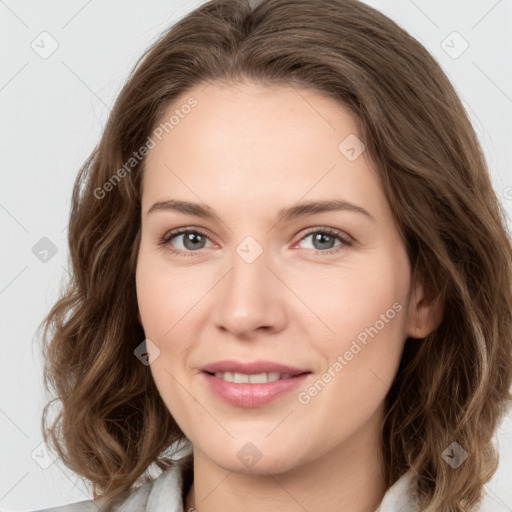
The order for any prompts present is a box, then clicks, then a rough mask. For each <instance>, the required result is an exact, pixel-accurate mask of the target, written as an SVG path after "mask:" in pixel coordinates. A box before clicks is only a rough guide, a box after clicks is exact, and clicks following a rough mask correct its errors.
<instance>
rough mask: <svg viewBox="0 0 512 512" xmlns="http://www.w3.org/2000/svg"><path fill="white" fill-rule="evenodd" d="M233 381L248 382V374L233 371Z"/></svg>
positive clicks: (238, 382)
mask: <svg viewBox="0 0 512 512" xmlns="http://www.w3.org/2000/svg"><path fill="white" fill-rule="evenodd" d="M233 382H236V383H237V384H242V383H248V382H249V375H246V374H244V373H236V372H235V373H233Z"/></svg>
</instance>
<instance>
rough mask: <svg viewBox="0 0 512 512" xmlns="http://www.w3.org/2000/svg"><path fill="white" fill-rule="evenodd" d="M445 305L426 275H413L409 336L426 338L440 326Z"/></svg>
mask: <svg viewBox="0 0 512 512" xmlns="http://www.w3.org/2000/svg"><path fill="white" fill-rule="evenodd" d="M443 312H444V307H443V303H442V301H441V300H440V298H439V297H435V293H434V291H433V290H432V289H431V288H430V287H429V285H428V282H427V279H426V276H425V274H424V273H423V272H418V273H416V274H415V275H414V277H413V283H412V290H411V297H410V301H409V316H408V324H407V336H408V337H410V338H425V336H427V335H429V334H430V333H431V332H432V331H434V330H435V329H437V327H439V324H440V323H441V320H442V318H443Z"/></svg>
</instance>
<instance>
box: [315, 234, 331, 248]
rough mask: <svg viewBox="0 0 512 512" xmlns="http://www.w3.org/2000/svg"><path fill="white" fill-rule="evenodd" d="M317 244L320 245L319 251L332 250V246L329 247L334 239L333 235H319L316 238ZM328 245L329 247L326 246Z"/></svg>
mask: <svg viewBox="0 0 512 512" xmlns="http://www.w3.org/2000/svg"><path fill="white" fill-rule="evenodd" d="M322 239H327V242H325V241H322ZM314 241H315V242H319V243H320V247H317V249H332V246H329V243H330V242H331V243H332V241H333V237H332V236H331V235H327V234H325V233H317V234H316V236H315V237H314ZM325 244H327V246H325Z"/></svg>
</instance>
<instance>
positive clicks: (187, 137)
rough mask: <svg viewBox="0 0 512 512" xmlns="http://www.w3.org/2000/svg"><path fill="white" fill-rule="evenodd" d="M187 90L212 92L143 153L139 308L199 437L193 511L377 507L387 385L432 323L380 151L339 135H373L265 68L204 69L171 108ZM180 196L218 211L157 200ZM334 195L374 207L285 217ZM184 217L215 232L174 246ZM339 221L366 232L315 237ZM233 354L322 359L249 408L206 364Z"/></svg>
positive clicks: (164, 373)
mask: <svg viewBox="0 0 512 512" xmlns="http://www.w3.org/2000/svg"><path fill="white" fill-rule="evenodd" d="M190 96H193V97H194V98H196V99H197V101H198V104H197V106H196V107H195V108H194V109H192V111H191V112H190V113H189V114H188V115H187V116H185V117H184V118H183V119H180V122H179V124H177V125H176V126H175V127H174V128H173V130H172V131H170V132H169V133H168V134H167V135H165V136H164V137H163V138H162V141H161V142H158V144H157V145H156V147H155V148H154V149H152V150H151V151H150V154H149V155H148V157H147V160H146V166H145V171H144V172H145V175H144V179H143V195H142V235H141V244H140V251H139V257H138V264H137V272H136V281H137V297H138V304H139V320H140V322H141V324H142V326H143V328H144V332H145V335H146V337H147V338H149V339H150V340H151V341H152V342H153V343H154V345H155V346H157V347H158V349H159V351H160V353H159V354H158V356H157V357H156V358H155V360H154V361H153V362H152V364H151V371H152V375H153V378H154V380H155V383H156V385H157V387H158V390H159V392H160V394H161V396H162V399H163V401H164V402H165V404H166V405H167V407H168V409H169V411H170V412H171V414H172V415H173V417H174V418H175V419H176V421H177V423H178V424H179V426H180V428H181V429H182V430H183V432H184V433H185V434H186V435H187V437H188V438H189V439H190V440H191V442H192V444H193V447H194V475H195V479H194V484H193V486H192V488H191V490H190V492H189V493H188V495H187V500H186V507H187V508H186V510H188V508H189V507H195V508H196V509H197V510H198V511H199V512H209V511H214V510H242V509H243V510H245V511H246V512H250V511H255V510H258V511H261V510H276V509H279V510H280V511H281V512H287V511H298V510H303V508H301V507H304V509H307V510H315V511H319V512H322V511H327V510H344V511H346V512H363V511H373V510H375V508H377V506H378V504H379V503H380V502H381V500H382V497H383V496H384V493H385V491H386V488H385V486H384V482H383V479H382V475H381V471H380V464H379V459H378V452H379V448H378V439H379V434H380V426H381V420H382V415H383V412H384V408H383V400H384V398H385V396H386V393H387V392H388V390H389V387H390V386H391V383H392V381H393V378H394V376H395V374H396V371H397V369H398V365H399V362H400V357H401V354H402V350H403V346H404V343H405V340H406V339H407V337H412V338H422V337H424V336H425V335H426V334H428V333H429V332H430V331H431V330H432V328H433V325H434V323H433V322H432V321H431V320H430V319H431V318H432V315H431V311H430V306H429V303H428V301H427V297H426V295H425V294H424V286H423V283H421V282H420V281H416V282H412V279H411V268H410V264H409V261H408V257H407V254H406V251H405V247H404V245H403V243H402V241H401V238H400V236H399V233H398V230H397V227H396V225H395V223H394V220H393V217H392V214H391V210H390V207H389V204H388V203H387V200H386V198H385V195H384V192H383V189H382V185H381V182H380V179H379V176H378V173H377V172H376V171H375V169H374V168H373V166H372V163H371V161H370V159H369V155H368V154H367V152H363V153H362V154H361V155H360V156H359V157H358V158H356V159H355V160H354V161H350V160H349V159H347V158H346V156H345V155H344V154H343V153H342V152H341V151H340V150H339V149H338V146H339V144H340V142H342V141H343V140H344V139H345V138H346V137H347V136H348V135H350V134H355V135H356V136H358V137H359V138H361V137H360V132H359V130H358V123H357V119H356V118H355V116H353V115H352V114H351V113H349V112H348V111H347V110H346V109H345V108H344V107H343V106H341V105H339V104H338V103H336V102H335V101H333V100H332V99H329V98H326V97H324V96H323V95H322V94H321V93H319V92H317V91H313V90H306V89H298V88H296V87H291V86H288V85H282V86H272V87H260V86H257V85H255V84H251V83H244V84H237V85H229V86H228V85H220V84H217V83H213V84H210V85H208V86H207V87H206V86H205V85H204V84H201V85H199V86H196V87H194V88H193V89H191V90H190V91H188V92H187V93H185V94H184V95H183V96H182V97H181V98H179V99H178V100H177V101H176V102H175V104H173V106H172V108H170V109H169V113H172V111H173V110H174V109H175V108H176V106H179V105H182V104H184V103H185V102H186V100H187V99H188V98H189V97H190ZM169 116H170V114H169V115H168V116H166V119H168V118H169ZM168 199H177V200H183V201H191V202H195V203H199V204H201V205H203V206H204V205H205V204H206V205H208V206H209V207H210V208H211V209H213V210H214V211H215V213H216V214H217V215H218V219H204V218H200V217H197V216H194V215H190V214H184V213H180V212H175V211H170V210H169V211H165V210H160V211H156V212H152V213H149V214H147V212H148V210H149V208H150V207H151V206H152V205H153V204H154V203H155V202H156V201H162V200H168ZM331 199H343V200H345V201H348V202H350V203H353V204H355V205H358V206H360V207H362V208H364V209H366V210H367V211H368V212H369V213H370V214H371V216H372V217H373V219H370V218H368V217H367V216H365V215H363V214H361V213H357V212H353V211H331V212H323V213H316V214H313V215H309V216H305V217H301V218H297V219H294V220H291V221H283V222H280V223H277V224H276V215H277V212H278V211H279V210H280V209H281V208H284V207H288V206H292V205H294V204H295V203H297V202H298V201H313V200H331ZM183 227H187V228H190V229H193V228H199V229H201V230H202V231H205V232H206V234H207V237H206V238H203V240H204V241H203V242H201V239H200V241H199V242H197V241H195V242H194V243H195V245H189V246H185V245H184V236H183V235H182V236H179V235H178V236H176V237H175V238H173V239H172V240H171V241H168V242H167V245H166V246H162V245H159V243H158V242H159V239H160V238H161V237H163V236H164V235H165V234H166V233H168V232H169V231H171V230H173V229H176V228H183ZM326 227H327V228H331V229H333V230H337V231H339V232H340V234H341V236H344V237H347V236H348V237H350V238H351V239H352V245H351V246H346V245H340V243H341V242H340V241H339V240H338V239H336V238H334V239H333V240H332V242H331V245H327V243H328V242H329V239H328V240H327V241H324V244H325V245H323V246H322V245H321V244H318V243H317V244H316V245H315V238H314V237H315V236H318V235H314V234H313V235H312V234H311V233H309V234H308V233H306V231H307V230H309V228H318V230H319V231H321V230H322V228H326ZM318 230H317V231H318ZM313 233H314V231H313ZM247 236H251V237H253V238H254V239H255V240H256V241H257V243H258V244H259V246H261V248H262V249H263V252H262V253H261V254H260V255H259V256H258V257H257V258H256V259H255V260H254V261H253V262H252V263H248V262H247V261H245V260H244V259H243V258H242V257H240V255H239V254H238V253H237V250H236V249H237V247H238V246H239V244H240V243H241V242H242V241H243V240H244V239H245V238H246V237H247ZM172 247H174V248H176V249H180V250H182V251H185V252H187V254H186V255H183V256H180V255H176V254H173V253H172V252H171V251H170V249H171V248H172ZM189 247H192V249H189ZM194 247H197V249H194ZM324 247H328V248H324ZM337 249H341V250H340V251H339V252H337V253H333V251H335V250H337ZM250 250H251V251H252V250H254V249H253V248H251V249H250ZM191 253H194V254H191ZM396 303H398V304H399V305H400V306H401V310H400V312H397V313H396V315H394V318H393V319H390V320H389V319H388V322H384V324H385V325H384V327H383V328H382V329H380V330H379V332H378V334H377V335H375V336H374V337H373V338H372V337H368V342H367V345H362V344H361V343H359V345H361V347H362V349H361V350H360V351H359V352H358V353H357V355H354V357H353V359H352V360H351V361H348V363H347V364H346V366H344V367H343V369H342V371H338V372H334V373H335V375H336V376H335V377H333V378H332V379H331V380H330V382H329V383H328V384H327V385H326V386H325V387H324V388H323V389H322V390H321V391H320V392H318V394H317V395H316V396H314V397H311V400H310V401H309V403H307V404H303V403H300V402H299V400H298V395H299V393H300V392H304V391H307V390H308V388H310V387H311V386H312V384H313V383H314V382H315V381H317V380H318V379H319V378H320V377H321V376H322V374H323V373H324V372H326V371H327V370H328V368H329V367H332V365H333V363H334V362H335V361H336V360H337V358H338V356H339V355H341V356H343V354H344V353H345V352H346V351H347V350H349V348H350V346H351V343H352V341H353V340H355V339H356V337H357V336H358V334H360V333H361V332H362V331H364V329H365V328H366V327H370V326H372V325H375V324H376V322H377V321H378V320H379V319H380V318H381V315H383V314H384V315H385V314H386V311H387V310H389V309H390V308H391V309H392V305H393V304H396ZM379 325H380V324H379ZM410 342H412V343H415V342H419V341H416V340H410ZM151 350H153V355H155V356H156V355H157V354H156V351H155V350H154V349H151V348H150V354H151ZM221 359H236V360H239V361H254V360H256V359H265V360H271V361H276V362H280V363H284V364H288V365H291V366H296V367H299V368H302V369H304V370H309V371H311V372H312V374H310V375H309V376H308V377H307V379H306V380H305V381H304V383H303V384H302V385H301V386H300V388H299V389H298V390H294V391H292V392H290V393H287V394H285V395H282V396H281V397H279V398H278V399H276V400H274V401H273V402H271V403H270V404H267V405H265V406H262V407H255V408H242V407H237V406H233V405H229V404H227V403H224V402H223V401H221V400H220V399H219V398H218V397H217V396H216V395H215V394H213V393H212V392H211V391H210V389H209V388H208V387H207V386H206V384H205V381H204V378H203V375H202V374H201V372H200V370H199V368H200V367H201V366H203V365H205V364H207V363H211V362H214V361H218V360H221ZM331 372H332V370H331ZM248 442H251V443H252V444H253V445H254V446H256V447H257V449H258V451H259V453H260V454H261V458H260V459H259V460H258V462H257V463H256V464H254V465H253V466H251V467H247V466H245V465H244V464H243V463H242V462H241V460H240V459H239V458H238V457H237V452H239V450H240V449H241V448H242V447H243V446H244V445H246V443H248Z"/></svg>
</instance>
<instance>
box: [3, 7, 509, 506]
mask: <svg viewBox="0 0 512 512" xmlns="http://www.w3.org/2000/svg"><path fill="white" fill-rule="evenodd" d="M201 3H202V2H201V1H197V0H195V1H188V2H185V1H180V2H178V1H176V0H174V1H170V0H158V1H156V0H152V1H150V2H141V1H140V2H135V1H133V0H132V1H126V0H124V1H121V0H116V1H110V2H105V1H104V2H100V1H99V0H89V1H86V0H72V1H69V0H68V1H63V0H62V1H47V2H44V3H43V2H39V1H36V0H27V1H25V2H15V0H5V1H2V0H0V41H1V43H0V58H1V62H2V65H1V68H0V108H1V112H2V117H1V120H2V121H1V123H0V130H1V131H0V158H1V165H0V172H1V180H2V181H1V183H2V186H1V188H0V219H1V222H0V239H1V240H2V242H1V245H0V247H1V249H0V250H1V257H2V260H1V261H2V266H1V268H2V272H1V276H0V308H1V311H2V357H1V359H0V364H1V369H0V379H1V383H0V384H1V387H0V389H1V393H2V394H1V402H0V432H1V433H2V435H1V439H0V454H1V455H0V460H1V467H0V508H1V509H2V510H3V511H11V510H32V509H38V508H43V507H47V506H57V505H61V504H65V503H70V502H74V501H81V500H84V499H90V498H91V497H92V494H91V493H90V492H89V491H88V490H87V488H86V487H84V486H82V485H81V484H79V483H77V482H78V478H77V477H76V475H73V474H71V473H70V472H69V471H68V470H67V469H66V468H64V467H63V466H62V467H61V466H60V465H59V462H58V461H57V462H56V463H54V464H51V465H50V466H49V467H48V468H47V469H44V468H42V467H40V465H38V464H37V463H36V460H37V461H39V463H40V464H42V465H46V464H49V463H50V462H51V461H52V459H51V457H50V455H49V454H48V453H46V452H44V450H43V449H41V447H39V445H40V443H41V442H42V435H41V430H40V415H41V410H42V407H43V405H44V403H45V396H44V393H43V387H42V371H41V368H42V363H41V361H40V360H39V351H38V348H37V345H35V342H34V334H35V329H36V327H37V325H38V324H39V322H40V321H41V320H42V318H43V316H44V314H45V313H46V312H47V310H48V309H49V308H50V306H51V305H52V304H53V303H54V301H55V299H56V297H57V293H58V289H59V284H60V282H61V277H62V275H63V274H64V273H65V272H66V270H65V267H66V266H67V257H68V250H67V246H66V236H67V233H66V227H67V222H68V212H69V207H70V196H71V190H72V186H73V182H74V179H75V177H76V174H77V172H78V169H79V167H80V165H81V164H82V162H83V161H84V159H85V158H86V157H87V156H88V154H89V153H90V151H91V150H92V149H93V147H94V145H95V144H96V142H97V141H98V140H99V137H100V134H101V131H102V128H103V126H104V124H105V121H106V119H107V115H108V113H109V107H110V106H111V105H112V104H113V101H114V98H115V97H116V95H117V94H118V92H119V91H120V88H121V86H122V84H123V81H124V80H125V78H126V77H127V74H128V72H129V70H130V69H131V68H132V66H133V64H134V63H135V61H136V59H137V58H138V57H139V56H140V55H141V53H142V52H143V50H144V49H145V48H146V47H147V46H148V45H149V44H150V43H151V42H153V41H154V40H155V39H156V38H157V37H158V35H159V34H160V33H161V32H162V31H163V30H164V29H165V28H166V27H168V26H169V25H171V24H172V23H174V22H175V21H176V20H177V19H179V18H181V17H182V16H183V15H184V14H186V13H187V12H189V11H191V10H192V9H193V8H195V7H196V6H198V5H200V4H201ZM368 3H369V4H370V5H372V6H374V7H376V8H378V9H380V10H381V11H383V12H384V13H385V14H387V15H388V16H390V17H391V18H393V19H395V20H396V21H397V22H398V23H399V24H400V25H401V26H402V27H404V28H405V29H406V30H408V31H409V32H410V33H411V34H412V35H413V36H414V37H416V38H417V39H418V40H419V41H420V42H421V43H423V44H424V45H425V46H426V47H427V48H428V49H429V51H430V52H431V53H432V54H433V55H434V57H435V58H436V59H437V60H438V61H439V62H440V64H441V65H442V67H443V69H444V70H445V72H446V73H447V74H448V76H449V77H450V79H451V80H452V82H453V83H454V85H455V87H456V89H457V91H458V92H459V94H460V96H461V97H462V99H463V102H464V104H465V106H466V108H467V110H468V112H469V114H470V116H471V119H472V121H473V123H474V126H475V129H476V131H477V133H478V135H479V138H480V140H481V142H482V144H483V147H484V150H485V153H486V157H487V159H488V162H489V165H490V168H491V177H492V180H493V184H494V187H495V189H496V192H497V194H498V196H499V198H500V199H501V201H502V202H503V204H504V206H505V208H506V210H507V215H508V217H510V216H511V213H512V172H511V161H512V149H511V132H512V130H511V125H512V99H511V98H512V73H511V72H510V71H511V69H510V68H511V66H510V62H512V60H511V57H512V35H511V34H512V31H511V30H510V28H511V26H512V2H511V1H510V0H499V1H497V0H479V1H476V0H474V1H464V0H457V1H455V0H453V1H450V2H447V1H445V0H435V1H426V0H415V1H413V0H400V1H391V0H389V1H383V0H380V1H377V0H374V1H368ZM44 31H46V32H48V33H49V34H50V35H51V36H46V35H42V36H41V35H40V34H41V33H42V32H44ZM454 31H456V32H458V33H459V34H460V36H461V37H462V38H463V39H464V40H465V41H467V43H468V44H469V47H468V49H467V50H466V51H464V52H463V53H462V54H461V55H460V56H458V54H459V53H460V52H461V50H462V49H463V48H464V44H465V43H464V41H463V39H461V38H460V37H459V36H458V35H454V34H453V32H454ZM52 39H54V40H55V41H56V44H58V48H57V49H56V51H55V52H54V53H53V54H52V55H50V56H46V55H43V56H45V57H47V58H42V57H41V56H40V54H41V53H43V52H45V51H46V52H48V51H49V50H50V49H51V44H55V43H52ZM443 41H444V43H443ZM31 45H33V46H34V47H35V48H37V52H36V51H35V49H33V47H32V46H31ZM38 52H39V53H38ZM454 57H456V58H454ZM509 222H510V221H509ZM43 237H47V238H49V239H50V240H51V241H52V242H53V244H55V246H56V249H57V253H56V254H55V255H54V256H53V257H48V261H46V262H43V261H41V260H40V259H39V258H38V257H36V255H35V254H34V253H33V251H32V248H33V247H34V245H35V244H36V243H37V242H38V241H39V240H40V239H41V238H43ZM496 440H497V442H498V443H499V446H500V453H501V458H502V460H501V463H500V467H499V469H498V472H497V474H496V475H495V477H494V478H493V480H492V481H491V482H490V484H488V485H487V486H486V487H487V490H488V492H489V493H494V494H495V496H496V497H498V498H499V499H500V500H501V502H502V504H503V506H504V510H511V511H512V488H511V487H510V485H507V483H508V482H507V480H510V475H511V474H512V414H510V415H509V416H508V417H507V418H506V419H505V421H504V422H503V424H502V426H501V428H500V430H499V432H498V436H497V439H496ZM38 447H39V448H38ZM507 476H508V479H507Z"/></svg>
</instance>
